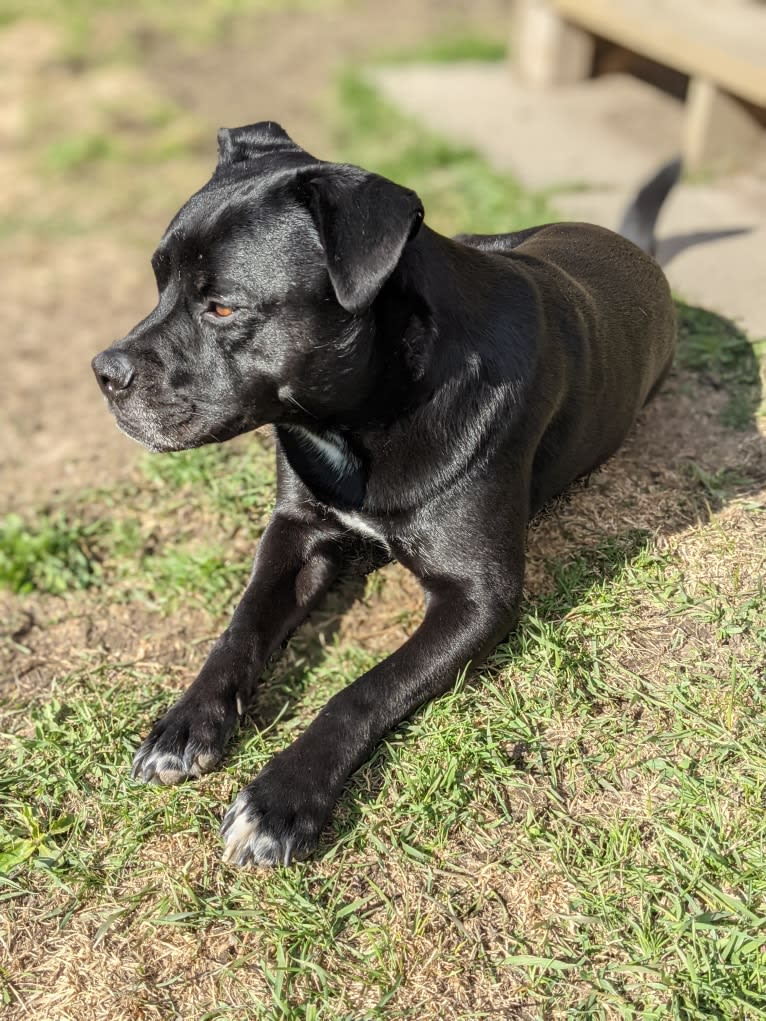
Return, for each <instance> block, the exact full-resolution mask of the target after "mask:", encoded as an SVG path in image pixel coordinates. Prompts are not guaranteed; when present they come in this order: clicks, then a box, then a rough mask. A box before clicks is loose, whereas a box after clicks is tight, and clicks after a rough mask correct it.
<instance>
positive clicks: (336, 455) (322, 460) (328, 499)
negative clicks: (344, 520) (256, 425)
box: [277, 425, 367, 510]
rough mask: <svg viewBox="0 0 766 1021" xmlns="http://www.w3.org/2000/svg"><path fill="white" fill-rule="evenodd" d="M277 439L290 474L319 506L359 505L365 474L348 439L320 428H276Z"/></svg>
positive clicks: (355, 507)
mask: <svg viewBox="0 0 766 1021" xmlns="http://www.w3.org/2000/svg"><path fill="white" fill-rule="evenodd" d="M277 436H278V438H279V441H280V443H281V445H282V449H283V451H284V453H285V457H286V458H287V460H288V462H289V463H290V467H291V468H292V469H293V471H294V472H295V473H296V474H297V475H298V476H299V477H300V478H301V479H302V481H303V482H304V484H305V485H306V486H308V488H309V489H310V490H311V491H312V492H313V493H314V495H315V496H316V497H317V499H319V500H321V501H322V502H323V503H327V504H331V505H332V506H337V507H340V508H342V509H344V510H357V509H358V508H359V507H361V505H362V501H363V500H364V495H365V491H366V487H367V472H366V468H365V465H364V463H363V460H362V458H361V456H360V455H359V454H358V453H357V452H355V451H354V449H353V448H352V445H351V440H350V437H349V436H348V435H346V434H344V433H341V432H338V431H337V430H334V429H323V428H321V427H320V426H317V427H316V428H312V429H308V428H306V427H305V426H302V425H283V426H277Z"/></svg>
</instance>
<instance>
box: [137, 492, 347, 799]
mask: <svg viewBox="0 0 766 1021" xmlns="http://www.w3.org/2000/svg"><path fill="white" fill-rule="evenodd" d="M340 568H341V546H340V545H339V543H338V542H337V541H336V533H334V532H332V531H328V530H327V528H326V527H324V526H323V524H322V523H321V522H319V521H317V520H315V519H314V517H313V515H312V514H311V513H310V512H308V511H305V512H304V514H303V519H299V518H296V517H287V516H285V515H284V514H281V513H279V512H278V513H276V514H275V515H274V516H273V517H272V519H271V521H270V523H269V526H268V528H267V529H266V531H265V532H264V534H263V537H262V539H261V541H260V543H259V546H258V551H257V554H256V558H255V565H254V568H253V573H252V575H251V578H250V582H249V584H248V586H247V589H246V590H245V593H244V595H243V597H242V599H241V601H240V603H239V605H238V606H237V609H236V610H235V612H234V616H233V618H232V621H231V623H230V624H229V626H228V627H227V629H226V631H225V632H224V633H223V635H221V637H220V638H219V639H218V641H217V642H216V644H215V645H214V646H213V649H212V651H211V652H210V655H209V656H208V658H207V661H206V662H205V665H204V666H203V668H202V670H201V671H200V673H199V676H198V677H197V679H196V680H195V681H194V683H193V684H192V685H191V686H190V687H189V688H188V689H187V691H186V692H185V693H184V694H183V695H182V696H181V698H180V699H179V700H178V701H177V702H176V704H175V705H174V706H173V707H172V708H171V709H170V710H169V711H168V712H167V713H166V714H165V715H164V716H163V717H162V718H161V719H160V720H158V721H157V722H156V723H155V725H154V726H153V727H152V729H151V732H150V733H149V736H148V737H147V738H146V740H145V741H144V742H143V744H142V745H141V747H140V748H139V749H138V751H137V753H136V756H135V759H134V761H133V776H134V777H136V778H138V779H141V780H145V781H153V782H155V783H163V784H172V783H179V782H180V781H181V780H185V779H187V778H188V777H190V776H200V775H201V774H202V773H207V772H209V771H210V770H211V769H213V767H214V766H215V765H216V763H217V762H218V760H219V759H220V758H221V755H222V754H223V751H224V747H225V744H226V741H227V740H228V738H229V736H230V735H231V733H232V731H233V730H234V727H235V726H236V724H237V722H238V720H239V719H240V718H241V716H242V715H243V713H244V712H245V710H246V709H247V706H248V704H249V703H250V700H251V698H252V696H253V693H254V690H255V685H256V682H257V680H258V677H259V676H260V674H261V672H262V671H263V668H264V667H265V665H266V663H267V662H268V660H269V658H270V657H271V656H272V655H273V654H274V652H276V651H277V649H278V648H279V647H280V645H281V644H282V643H283V642H284V641H285V640H286V639H287V638H288V637H289V636H290V635H291V634H292V632H293V631H294V630H295V629H296V628H297V627H298V625H299V624H301V623H302V622H303V621H304V620H305V618H306V617H307V616H308V614H309V613H310V612H311V610H312V609H313V608H314V606H316V604H317V602H318V601H319V599H320V598H321V597H322V595H323V594H324V593H325V592H326V591H327V589H328V588H329V586H330V585H331V583H332V582H333V581H334V580H335V578H336V577H337V575H338V573H339V572H340Z"/></svg>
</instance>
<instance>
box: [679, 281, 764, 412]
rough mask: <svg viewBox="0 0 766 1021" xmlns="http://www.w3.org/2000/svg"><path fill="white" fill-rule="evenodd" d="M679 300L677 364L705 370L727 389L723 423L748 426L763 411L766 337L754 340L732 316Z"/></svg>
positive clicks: (713, 380)
mask: <svg viewBox="0 0 766 1021" xmlns="http://www.w3.org/2000/svg"><path fill="white" fill-rule="evenodd" d="M677 304H678V311H679V321H680V329H679V346H678V357H677V364H679V365H680V366H681V367H682V368H685V369H692V370H693V371H695V372H697V373H701V374H703V375H704V376H705V378H706V379H708V380H709V381H710V382H711V383H712V384H713V385H714V386H715V387H716V388H718V389H722V390H725V391H726V394H727V402H726V405H725V407H724V409H723V411H722V413H721V419H722V422H723V424H724V425H727V426H729V427H730V428H732V429H738V430H742V429H747V428H748V427H750V426H751V425H752V420H753V416H754V415H757V414H759V413H760V412H761V401H762V394H761V365H762V363H763V360H764V356H765V355H766V340H764V341H760V342H753V341H751V340H750V339H749V338H748V337H747V336H746V335H745V334H744V333H743V332H742V330H740V329H739V328H738V327H737V326H736V325H735V324H734V323H732V322H731V320H729V319H725V318H724V317H723V316H719V315H716V314H715V313H713V312H708V311H707V310H706V309H702V308H696V307H694V306H692V305H688V304H687V303H686V302H684V301H678V302H677Z"/></svg>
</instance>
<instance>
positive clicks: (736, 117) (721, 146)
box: [683, 78, 764, 171]
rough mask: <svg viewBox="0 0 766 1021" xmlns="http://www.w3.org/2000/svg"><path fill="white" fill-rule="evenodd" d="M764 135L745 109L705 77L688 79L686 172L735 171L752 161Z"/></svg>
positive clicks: (685, 114) (685, 130)
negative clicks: (687, 170)
mask: <svg viewBox="0 0 766 1021" xmlns="http://www.w3.org/2000/svg"><path fill="white" fill-rule="evenodd" d="M763 138H764V132H763V130H762V128H761V127H760V126H759V125H758V124H757V122H756V121H755V120H754V118H753V117H752V116H751V115H750V114H749V112H748V111H747V109H746V108H745V107H744V106H743V105H742V103H740V102H739V101H738V100H737V99H735V98H734V97H733V96H731V95H729V93H727V92H724V91H723V89H720V88H719V87H718V86H717V85H716V84H715V83H714V82H712V81H710V80H709V79H707V78H691V79H690V81H689V89H688V92H687V94H686V109H685V112H684V132H683V156H684V163H685V165H686V167H687V168H688V169H689V170H703V169H704V170H717V171H726V170H734V169H736V168H737V167H740V166H743V165H744V166H746V165H747V164H748V163H750V162H752V158H753V154H754V152H756V151H757V149H758V147H759V146H760V145H762V144H763Z"/></svg>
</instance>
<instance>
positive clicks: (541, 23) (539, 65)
mask: <svg viewBox="0 0 766 1021" xmlns="http://www.w3.org/2000/svg"><path fill="white" fill-rule="evenodd" d="M514 22H515V27H514V35H513V39H512V47H513V53H514V58H515V59H514V70H515V73H516V75H517V77H518V78H519V80H520V81H522V82H524V84H525V85H535V86H538V87H545V86H549V85H569V84H571V83H572V82H578V81H582V80H583V78H589V77H590V75H591V72H592V69H593V52H594V47H595V41H594V38H593V36H592V35H591V34H590V33H589V32H586V31H585V30H584V29H581V28H577V27H576V26H575V25H572V24H570V23H569V22H568V21H565V20H564V19H563V18H562V17H561V16H560V15H559V14H558V13H557V12H556V11H555V10H554V8H553V6H552V5H551V4H550V3H549V2H547V0H517V2H516V12H515V19H514Z"/></svg>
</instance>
